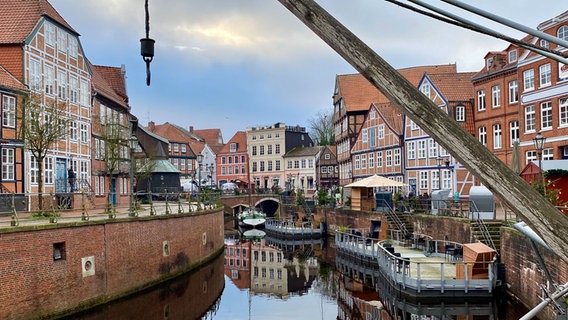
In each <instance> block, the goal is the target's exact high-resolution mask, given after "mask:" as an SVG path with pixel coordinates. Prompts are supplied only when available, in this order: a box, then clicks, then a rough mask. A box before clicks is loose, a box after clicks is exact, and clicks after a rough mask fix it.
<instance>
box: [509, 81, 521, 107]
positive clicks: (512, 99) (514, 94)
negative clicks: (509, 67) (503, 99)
mask: <svg viewBox="0 0 568 320" xmlns="http://www.w3.org/2000/svg"><path fill="white" fill-rule="evenodd" d="M516 102H519V82H518V81H517V80H513V81H509V103H516Z"/></svg>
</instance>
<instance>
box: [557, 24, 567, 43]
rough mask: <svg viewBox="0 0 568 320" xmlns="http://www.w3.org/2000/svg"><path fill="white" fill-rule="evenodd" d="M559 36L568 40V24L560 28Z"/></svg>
mask: <svg viewBox="0 0 568 320" xmlns="http://www.w3.org/2000/svg"><path fill="white" fill-rule="evenodd" d="M558 38H560V39H562V40H564V41H568V26H562V27H560V28H558Z"/></svg>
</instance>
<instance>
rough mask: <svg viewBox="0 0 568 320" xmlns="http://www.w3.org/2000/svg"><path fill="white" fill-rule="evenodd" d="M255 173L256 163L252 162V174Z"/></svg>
mask: <svg viewBox="0 0 568 320" xmlns="http://www.w3.org/2000/svg"><path fill="white" fill-rule="evenodd" d="M256 171H258V170H257V163H256V161H253V163H252V172H256Z"/></svg>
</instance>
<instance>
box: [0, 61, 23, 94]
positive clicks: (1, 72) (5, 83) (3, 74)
mask: <svg viewBox="0 0 568 320" xmlns="http://www.w3.org/2000/svg"><path fill="white" fill-rule="evenodd" d="M0 87H1V88H6V89H9V90H14V89H15V90H22V91H26V86H24V84H23V83H21V82H20V81H19V80H18V79H16V77H14V76H13V75H12V74H11V73H10V72H8V71H7V70H6V69H4V67H2V66H0Z"/></svg>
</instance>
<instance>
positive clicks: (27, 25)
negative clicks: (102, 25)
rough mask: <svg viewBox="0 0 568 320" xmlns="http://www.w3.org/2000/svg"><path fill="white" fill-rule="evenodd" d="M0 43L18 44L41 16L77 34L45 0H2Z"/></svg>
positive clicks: (30, 31)
mask: <svg viewBox="0 0 568 320" xmlns="http://www.w3.org/2000/svg"><path fill="white" fill-rule="evenodd" d="M0 12H1V14H2V18H1V19H0V44H20V43H23V42H24V40H25V39H26V38H27V37H28V36H29V35H30V34H31V33H32V31H33V29H34V28H35V27H36V25H37V24H38V22H39V21H40V19H41V17H42V16H47V17H49V18H51V19H53V20H55V21H56V22H58V23H60V24H61V25H63V26H64V27H66V28H67V29H69V31H71V32H73V33H75V34H76V35H79V34H78V33H77V31H75V30H74V29H73V28H72V27H71V26H70V25H69V24H68V23H67V21H65V19H63V17H61V16H60V15H59V13H58V12H57V11H56V10H55V8H53V7H52V6H51V4H50V3H49V2H48V1H47V0H2V6H1V9H0Z"/></svg>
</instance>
